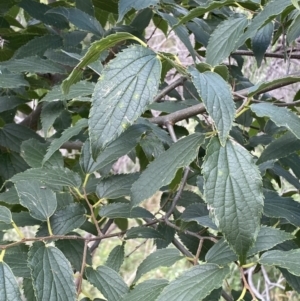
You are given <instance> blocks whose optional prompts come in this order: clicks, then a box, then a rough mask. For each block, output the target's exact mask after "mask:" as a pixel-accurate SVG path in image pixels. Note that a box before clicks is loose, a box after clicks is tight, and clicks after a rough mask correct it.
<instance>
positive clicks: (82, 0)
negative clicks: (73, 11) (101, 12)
mask: <svg viewBox="0 0 300 301" xmlns="http://www.w3.org/2000/svg"><path fill="white" fill-rule="evenodd" d="M76 7H77V8H78V9H80V10H81V11H83V12H85V13H87V14H89V15H91V16H93V17H94V16H95V11H94V4H93V1H92V0H76Z"/></svg>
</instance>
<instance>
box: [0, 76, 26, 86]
mask: <svg viewBox="0 0 300 301" xmlns="http://www.w3.org/2000/svg"><path fill="white" fill-rule="evenodd" d="M28 86H29V83H28V81H27V80H25V79H24V76H23V75H19V74H2V73H0V87H1V88H6V89H13V88H18V87H28Z"/></svg>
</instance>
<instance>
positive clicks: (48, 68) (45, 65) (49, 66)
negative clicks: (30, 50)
mask: <svg viewBox="0 0 300 301" xmlns="http://www.w3.org/2000/svg"><path fill="white" fill-rule="evenodd" d="M1 67H3V68H7V69H8V70H9V71H10V72H15V73H19V72H32V73H37V72H39V73H66V71H65V69H64V68H63V67H61V66H59V65H57V64H55V63H53V62H51V61H49V60H45V59H42V58H40V57H38V56H31V57H26V58H23V59H11V60H9V61H7V62H1Z"/></svg>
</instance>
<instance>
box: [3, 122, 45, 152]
mask: <svg viewBox="0 0 300 301" xmlns="http://www.w3.org/2000/svg"><path fill="white" fill-rule="evenodd" d="M30 138H34V139H37V140H39V141H42V138H41V137H40V136H39V135H38V134H36V133H35V132H34V131H32V130H30V129H29V128H27V127H25V126H22V125H19V124H14V123H8V124H5V125H4V127H2V128H1V129H0V145H1V146H3V147H7V148H8V149H10V150H12V151H14V152H20V147H21V143H22V142H23V141H25V140H27V139H30Z"/></svg>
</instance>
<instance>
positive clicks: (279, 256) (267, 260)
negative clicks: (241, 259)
mask: <svg viewBox="0 0 300 301" xmlns="http://www.w3.org/2000/svg"><path fill="white" fill-rule="evenodd" d="M299 256H300V249H295V250H290V251H279V250H276V251H268V252H266V253H264V254H263V255H262V256H261V257H260V259H259V263H260V264H262V265H268V266H278V267H281V268H284V269H287V270H288V271H289V272H290V273H291V274H293V275H295V276H300V261H299Z"/></svg>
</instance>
